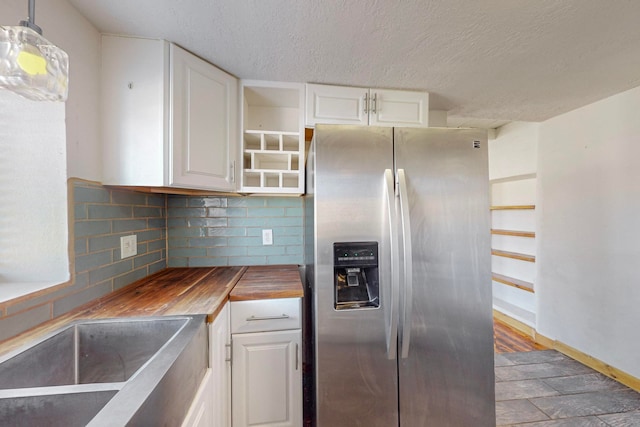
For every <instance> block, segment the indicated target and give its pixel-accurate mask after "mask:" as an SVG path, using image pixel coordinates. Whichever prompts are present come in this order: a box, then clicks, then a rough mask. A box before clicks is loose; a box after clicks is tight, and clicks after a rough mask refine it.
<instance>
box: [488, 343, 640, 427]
mask: <svg viewBox="0 0 640 427" xmlns="http://www.w3.org/2000/svg"><path fill="white" fill-rule="evenodd" d="M495 365H496V425H498V426H500V427H502V426H518V427H591V426H593V427H633V426H638V427H640V393H637V392H635V391H633V390H631V389H629V388H628V387H625V386H624V385H622V384H620V383H618V382H616V381H614V380H612V379H610V378H607V377H606V376H604V375H602V374H600V373H598V372H596V371H594V370H592V369H591V368H588V367H586V366H584V365H582V364H581V363H579V362H576V361H575V360H572V359H570V358H568V357H567V356H564V355H563V354H561V353H558V352H557V351H555V350H542V351H529V352H520V353H500V354H496V356H495Z"/></svg>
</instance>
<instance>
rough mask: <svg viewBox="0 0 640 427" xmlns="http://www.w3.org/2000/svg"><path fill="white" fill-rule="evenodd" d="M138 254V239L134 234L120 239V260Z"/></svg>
mask: <svg viewBox="0 0 640 427" xmlns="http://www.w3.org/2000/svg"><path fill="white" fill-rule="evenodd" d="M137 253H138V239H137V238H136V235H135V234H132V235H131V236H122V237H121V238H120V259H124V258H128V257H130V256H134V255H136V254H137Z"/></svg>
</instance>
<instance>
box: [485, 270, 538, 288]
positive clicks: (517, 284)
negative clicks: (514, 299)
mask: <svg viewBox="0 0 640 427" xmlns="http://www.w3.org/2000/svg"><path fill="white" fill-rule="evenodd" d="M491 279H492V280H493V281H495V282H499V283H502V284H503V285H508V286H513V287H514V288H518V289H522V290H523V291H527V292H531V293H535V291H534V290H533V283H531V282H527V281H524V280H520V279H516V278H514V277H509V276H505V275H504V274H498V273H491Z"/></svg>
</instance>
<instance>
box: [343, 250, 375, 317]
mask: <svg viewBox="0 0 640 427" xmlns="http://www.w3.org/2000/svg"><path fill="white" fill-rule="evenodd" d="M333 273H334V276H333V285H334V295H335V300H334V308H335V309H336V310H353V309H360V308H378V307H379V306H380V299H379V288H380V286H379V283H378V242H336V243H334V244H333Z"/></svg>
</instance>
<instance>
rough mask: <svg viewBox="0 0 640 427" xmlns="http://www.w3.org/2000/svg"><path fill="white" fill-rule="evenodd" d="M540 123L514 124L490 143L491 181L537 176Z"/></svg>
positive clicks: (498, 133) (499, 131)
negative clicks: (521, 176)
mask: <svg viewBox="0 0 640 427" xmlns="http://www.w3.org/2000/svg"><path fill="white" fill-rule="evenodd" d="M539 127H540V124H539V123H527V122H512V123H509V124H507V125H505V126H502V127H500V128H499V129H498V130H497V131H496V138H495V139H494V140H492V141H490V142H489V148H490V149H489V179H491V180H494V179H500V178H506V177H512V176H520V175H529V174H535V173H536V170H537V169H538V167H537V163H538V160H537V159H538V155H537V150H538V129H539Z"/></svg>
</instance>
